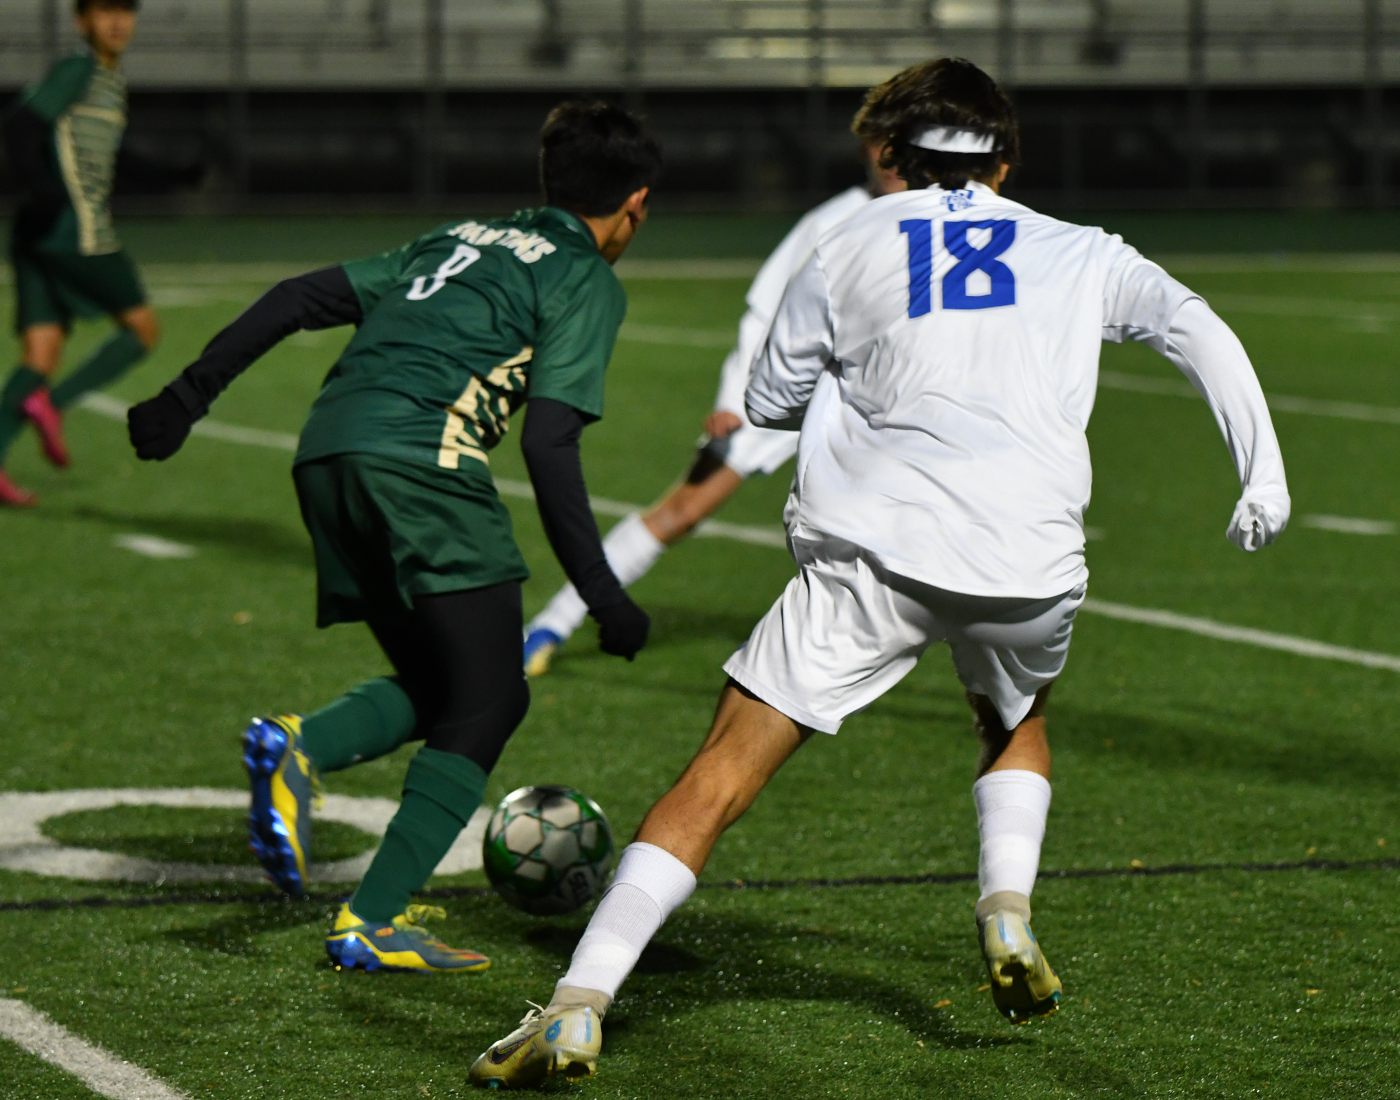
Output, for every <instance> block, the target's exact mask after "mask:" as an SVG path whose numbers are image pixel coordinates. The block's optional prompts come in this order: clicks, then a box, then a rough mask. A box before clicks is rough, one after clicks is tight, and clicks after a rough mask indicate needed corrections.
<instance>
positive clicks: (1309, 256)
mask: <svg viewBox="0 0 1400 1100" xmlns="http://www.w3.org/2000/svg"><path fill="white" fill-rule="evenodd" d="M1151 258H1152V259H1153V260H1155V261H1156V262H1157V263H1159V264H1161V265H1162V266H1163V267H1165V268H1166V269H1167V270H1168V271H1171V272H1173V273H1175V274H1180V275H1217V274H1218V275H1237V274H1247V273H1250V272H1257V271H1265V272H1270V271H1276V272H1280V273H1284V274H1299V275H1319V274H1337V275H1370V274H1378V275H1385V274H1394V273H1396V272H1400V252H1290V253H1273V252H1221V253H1215V254H1212V253H1201V254H1195V255H1192V254H1186V253H1182V254H1178V255H1173V254H1164V255H1158V256H1153V257H1151Z"/></svg>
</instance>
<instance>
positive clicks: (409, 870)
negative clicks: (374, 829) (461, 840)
mask: <svg viewBox="0 0 1400 1100" xmlns="http://www.w3.org/2000/svg"><path fill="white" fill-rule="evenodd" d="M485 794H486V773H485V772H484V771H482V770H481V768H480V766H479V765H478V764H476V762H475V761H472V760H468V759H467V758H466V757H465V756H458V755H457V754H456V753H451V752H440V751H439V750H437V749H430V748H427V747H424V748H421V749H419V750H418V755H417V756H415V757H414V758H413V760H412V761H411V762H410V763H409V765H408V774H407V775H406V776H404V781H403V803H402V804H401V805H400V806H399V812H398V813H396V814H395V815H394V820H393V821H391V822H389V828H388V831H386V832H385V834H384V839H383V841H381V842H380V845H379V851H377V852H375V854H374V862H373V863H371V864H370V865H369V870H368V871H366V872H365V877H364V878H363V879H362V880H361V881H360V885H359V887H358V888H357V889H356V890H355V896H354V897H353V898H351V899H350V908H351V909H353V910H354V911H355V914H356V915H357V916H359V917H360V919H361V920H366V921H369V922H371V923H374V924H382V923H384V922H386V921H391V920H393V919H394V918H395V917H396V916H398V915H399V914H400V913H402V912H403V911H404V908H405V907H406V906H407V905H408V903H409V901H410V900H412V898H413V895H414V894H415V893H417V892H418V891H419V890H420V889H422V887H423V884H424V883H425V882H427V881H428V876H429V875H431V874H432V873H433V871H434V870H435V869H436V868H437V865H438V864H439V863H440V862H441V861H442V857H443V856H445V855H446V854H447V849H449V848H451V847H452V842H453V841H454V840H456V839H457V834H458V833H460V832H461V831H462V830H463V829H464V828H465V827H466V824H467V821H468V819H469V818H470V817H471V816H472V814H473V813H475V812H476V808H477V807H478V806H480V805H481V799H482V797H483V796H484V795H485Z"/></svg>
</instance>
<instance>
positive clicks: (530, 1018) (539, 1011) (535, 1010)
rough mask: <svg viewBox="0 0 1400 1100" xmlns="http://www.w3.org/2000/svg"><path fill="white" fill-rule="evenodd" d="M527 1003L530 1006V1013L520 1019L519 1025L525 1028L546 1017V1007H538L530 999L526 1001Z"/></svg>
mask: <svg viewBox="0 0 1400 1100" xmlns="http://www.w3.org/2000/svg"><path fill="white" fill-rule="evenodd" d="M525 1003H526V1004H527V1005H529V1006H530V1011H529V1012H527V1013H525V1015H524V1016H522V1017H521V1018H520V1023H519V1025H518V1026H520V1027H524V1026H525V1025H526V1024H529V1023H534V1021H536V1020H538V1019H539V1018H540V1017H541V1016H543V1015H544V1005H537V1004H535V1002H534V1001H532V1000H530V999H529V998H528V997H527V998H526V999H525Z"/></svg>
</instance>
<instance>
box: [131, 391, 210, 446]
mask: <svg viewBox="0 0 1400 1100" xmlns="http://www.w3.org/2000/svg"><path fill="white" fill-rule="evenodd" d="M197 419H199V418H198V417H196V416H191V415H190V413H189V411H188V410H187V409H186V408H185V406H184V404H183V403H182V402H181V401H180V399H179V398H178V397H176V396H175V395H174V394H173V393H171V392H170V388H169V387H168V386H167V387H166V388H165V389H163V390H161V391H160V393H158V394H156V395H155V396H154V397H152V398H151V399H150V400H149V401H142V402H141V403H140V404H139V405H132V406H131V408H130V409H128V410H127V413H126V431H127V435H129V436H130V437H131V445H132V446H133V447H135V448H136V457H137V458H144V459H152V458H156V459H167V458H169V457H170V456H171V455H173V454H174V453H175V452H176V451H178V450H179V449H180V447H181V445H182V444H183V443H184V442H185V439H186V438H187V437H188V436H189V434H190V428H191V427H192V426H193V425H194V422H195V421H196V420H197Z"/></svg>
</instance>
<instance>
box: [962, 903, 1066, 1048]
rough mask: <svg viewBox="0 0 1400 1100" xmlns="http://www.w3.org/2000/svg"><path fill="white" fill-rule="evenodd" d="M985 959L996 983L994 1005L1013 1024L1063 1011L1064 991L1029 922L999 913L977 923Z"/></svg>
mask: <svg viewBox="0 0 1400 1100" xmlns="http://www.w3.org/2000/svg"><path fill="white" fill-rule="evenodd" d="M977 931H978V938H979V939H980V940H981V943H982V958H983V959H985V960H986V963H987V973H988V974H989V975H990V976H991V979H992V1001H993V1003H994V1004H995V1005H996V1006H997V1009H998V1011H1000V1012H1001V1014H1002V1015H1003V1016H1005V1017H1006V1018H1007V1019H1008V1020H1010V1021H1011V1022H1012V1023H1013V1024H1025V1023H1029V1022H1030V1019H1031V1017H1032V1016H1048V1015H1050V1013H1052V1012H1055V1011H1057V1010H1058V1009H1059V1007H1060V995H1061V993H1062V992H1063V990H1064V987H1063V986H1062V985H1061V984H1060V978H1059V975H1058V974H1056V973H1055V971H1054V970H1053V969H1051V966H1050V964H1049V963H1048V962H1046V961H1045V955H1044V953H1043V952H1042V951H1041V950H1040V944H1039V943H1037V942H1036V938H1035V933H1034V932H1032V931H1031V926H1030V922H1029V920H1028V919H1027V918H1026V917H1024V916H1022V915H1021V914H1020V913H1017V912H1015V911H1013V910H1010V909H997V910H994V911H993V912H991V913H988V914H987V915H986V916H985V917H979V918H978V921H977Z"/></svg>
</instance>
